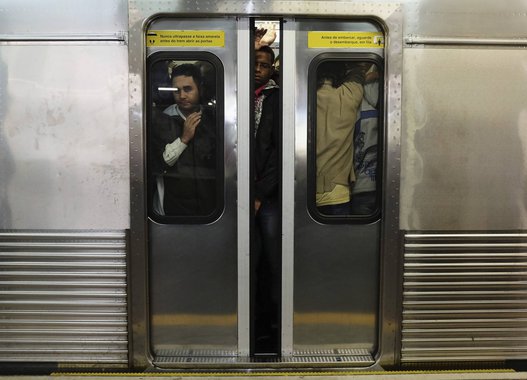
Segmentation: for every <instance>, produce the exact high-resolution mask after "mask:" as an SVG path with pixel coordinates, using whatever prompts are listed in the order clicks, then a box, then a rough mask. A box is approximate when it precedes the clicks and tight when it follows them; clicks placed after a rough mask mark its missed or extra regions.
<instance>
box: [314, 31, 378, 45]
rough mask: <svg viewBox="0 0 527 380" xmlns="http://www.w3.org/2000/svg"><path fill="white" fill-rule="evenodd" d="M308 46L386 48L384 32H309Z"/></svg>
mask: <svg viewBox="0 0 527 380" xmlns="http://www.w3.org/2000/svg"><path fill="white" fill-rule="evenodd" d="M307 46H308V48H310V49H319V48H337V49H338V48H344V49H345V48H384V34H383V33H382V32H308V35H307Z"/></svg>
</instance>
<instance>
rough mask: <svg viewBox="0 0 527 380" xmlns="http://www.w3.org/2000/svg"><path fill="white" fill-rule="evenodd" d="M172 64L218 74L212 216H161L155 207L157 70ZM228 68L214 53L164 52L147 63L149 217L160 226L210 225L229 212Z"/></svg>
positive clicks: (147, 185)
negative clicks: (197, 65)
mask: <svg viewBox="0 0 527 380" xmlns="http://www.w3.org/2000/svg"><path fill="white" fill-rule="evenodd" d="M164 61H165V62H168V61H182V62H185V61H198V62H207V63H208V64H210V65H211V66H212V68H213V70H214V71H215V80H214V84H215V95H216V97H215V100H216V106H215V113H216V125H215V127H216V170H215V173H216V178H217V181H216V192H215V206H216V207H215V208H214V210H213V211H212V212H211V213H209V214H208V215H160V214H158V213H156V212H155V210H154V207H153V201H154V192H155V191H156V190H155V189H154V184H155V180H154V179H153V177H152V174H151V171H152V169H151V165H152V163H151V160H150V158H149V157H150V155H149V151H150V149H151V148H150V141H151V140H152V138H151V133H152V131H153V127H152V124H153V113H154V105H153V84H154V83H153V68H154V66H155V65H156V64H158V63H159V62H164ZM224 72H225V70H224V67H223V63H222V62H221V60H220V59H219V58H218V57H217V56H216V55H214V54H213V53H210V52H205V51H197V52H196V51H194V52H192V51H160V52H155V53H153V54H152V55H150V56H149V57H148V58H147V60H146V75H145V78H146V80H145V88H146V96H145V99H146V104H147V106H146V122H145V129H146V131H145V135H146V140H145V157H146V180H145V186H146V187H147V189H146V194H147V197H146V200H147V207H146V211H147V215H148V217H149V218H150V219H152V220H153V221H155V222H157V223H160V224H210V223H213V222H214V221H216V220H217V219H219V217H220V216H221V215H222V214H223V212H224V209H225V147H224V141H225V136H224V131H225V117H224V114H225V94H224V88H225V80H224Z"/></svg>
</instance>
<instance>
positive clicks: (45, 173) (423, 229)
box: [0, 0, 527, 373]
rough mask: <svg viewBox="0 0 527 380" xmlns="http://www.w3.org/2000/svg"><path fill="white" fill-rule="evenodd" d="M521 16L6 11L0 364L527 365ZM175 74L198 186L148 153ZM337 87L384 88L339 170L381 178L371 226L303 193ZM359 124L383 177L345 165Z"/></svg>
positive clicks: (482, 4) (355, 9) (460, 6)
mask: <svg viewBox="0 0 527 380" xmlns="http://www.w3.org/2000/svg"><path fill="white" fill-rule="evenodd" d="M526 18H527V7H526V4H525V2H524V1H519V0H510V1H507V2H492V1H486V0H485V1H481V0H479V1H476V0H462V1H451V0H446V1H431V0H423V1H410V0H408V1H407V0H404V1H399V2H390V1H384V0H376V1H365V2H363V1H360V2H359V1H329V0H328V1H293V0H290V1H275V0H270V1H245V0H244V1H242V0H225V1H218V2H209V1H201V0H194V1H186V2H183V1H176V0H174V1H148V0H129V1H126V0H110V1H109V0H105V1H102V0H80V1H76V2H75V3H72V2H70V1H67V0H49V1H47V2H46V3H42V2H37V1H32V0H24V1H20V0H16V1H15V0H4V1H3V2H2V3H1V4H0V20H1V21H2V22H0V157H1V160H0V258H1V259H0V268H1V270H0V326H1V329H0V364H4V365H6V366H7V365H9V364H13V365H15V366H19V367H20V366H22V368H23V366H28V367H29V366H37V367H41V368H57V367H58V368H71V369H77V368H84V369H85V368H92V369H95V370H103V369H105V370H106V369H115V368H121V369H138V370H142V369H145V368H150V369H154V370H165V371H166V370H188V369H191V370H196V369H223V370H226V369H253V368H266V369H290V368H295V369H299V370H302V369H309V368H317V369H320V368H329V369H331V368H334V369H336V368H339V369H342V368H347V369H379V368H394V367H401V366H408V367H414V366H420V365H424V366H434V365H442V366H443V367H442V368H449V367H454V366H459V365H460V364H461V365H463V363H468V362H470V363H472V364H470V365H474V366H476V365H491V364H490V363H492V365H495V366H499V365H501V364H502V363H505V362H508V361H515V360H519V361H523V360H526V359H527V323H526V321H527V318H526V317H527V315H526V313H527V311H526V310H527V309H526V308H525V306H526V304H527V282H526V281H525V275H526V268H527V251H526V249H527V233H526V231H527V205H526V201H527V193H526V192H527V191H526V189H527V187H526V178H527V171H526V165H527V154H526V153H525V152H526V149H527V109H526V107H525V101H524V99H526V98H527V85H526V83H527V50H526V47H527V30H526V28H525V25H526ZM257 27H265V28H268V29H275V28H276V30H275V31H276V38H275V39H274V40H273V42H272V43H271V45H270V46H271V48H272V49H273V50H274V51H275V52H276V57H277V58H278V59H277V60H276V61H275V65H276V68H277V73H279V76H277V77H276V78H277V79H276V80H277V83H278V85H279V87H280V111H279V118H280V124H281V133H280V136H279V139H278V140H279V143H278V148H279V152H278V155H279V161H278V162H280V169H279V173H280V184H279V196H278V208H279V212H278V215H279V216H280V221H279V225H280V229H281V242H280V244H281V249H280V251H281V252H280V263H279V267H280V273H279V277H280V279H279V280H278V282H279V292H280V295H279V305H278V310H279V319H278V322H277V323H276V324H278V326H273V328H274V329H275V330H276V331H277V337H278V339H277V341H276V342H275V343H276V344H277V348H274V349H271V350H270V351H271V352H267V351H265V350H262V349H261V348H260V346H259V345H258V343H257V341H258V340H259V339H260V338H261V336H259V335H258V333H257V332H256V331H257V330H258V327H259V324H258V323H259V322H255V321H254V319H255V317H258V315H256V314H255V309H257V308H258V305H256V303H257V300H258V299H259V298H258V296H257V295H256V294H257V292H256V290H255V289H256V288H257V285H255V282H257V279H256V277H257V276H256V275H255V269H254V268H255V259H254V256H255V252H256V251H257V244H256V243H255V242H256V241H257V234H256V232H255V229H256V227H255V221H254V213H255V210H254V208H253V204H254V203H255V197H256V196H255V185H254V168H253V167H252V162H253V161H254V155H255V153H254V150H255V143H254V141H253V140H254V139H253V135H256V133H257V130H256V128H257V127H255V124H256V123H255V121H254V118H255V113H256V112H255V108H257V106H256V105H255V102H254V96H253V92H254V90H255V84H254V83H253V80H252V78H253V72H254V70H253V67H254V65H255V62H254V37H255V36H254V34H255V33H254V30H255V28H257ZM278 65H279V71H278ZM188 66H192V67H194V68H198V71H199V76H200V80H199V83H196V84H197V88H198V90H199V98H200V110H201V111H200V112H201V114H202V115H207V116H202V118H203V120H204V121H203V122H202V124H201V125H205V120H207V123H209V126H210V129H208V131H209V132H208V133H209V135H208V137H207V139H208V140H207V139H205V137H203V139H205V140H203V141H206V143H202V146H198V145H197V143H196V145H195V146H193V148H192V149H194V150H193V152H196V153H195V155H194V158H193V159H194V161H193V162H194V164H193V165H194V168H193V170H194V172H193V176H194V177H193V178H194V180H193V182H192V183H189V182H185V181H183V180H181V178H178V177H177V175H173V174H171V173H170V169H166V168H165V169H163V170H159V169H158V163H157V161H158V160H159V158H158V156H156V154H157V153H156V152H157V149H158V145H159V144H158V143H157V139H158V138H159V134H160V132H159V131H160V130H162V127H161V126H162V125H165V124H162V123H169V120H171V121H170V122H173V120H174V114H171V115H170V116H168V114H170V112H171V111H170V110H174V109H177V107H176V108H174V106H173V105H172V103H174V99H175V97H174V95H173V93H174V92H175V91H176V87H177V86H176V85H175V84H174V83H175V82H174V80H175V79H174V78H175V76H176V74H174V75H172V73H176V71H175V70H176V68H177V67H188ZM328 67H330V68H334V67H344V68H346V69H347V70H351V71H353V70H356V69H357V68H363V70H364V71H366V70H368V72H367V73H375V75H372V76H371V77H372V78H373V77H374V78H375V79H374V80H372V81H371V82H367V83H364V84H363V85H361V86H360V88H361V90H360V91H361V99H359V100H360V101H361V102H360V107H362V108H359V109H358V110H356V111H357V115H354V117H353V123H352V125H353V127H352V128H354V131H355V132H354V134H353V133H352V134H351V136H352V137H350V139H351V140H350V141H351V143H353V144H355V145H354V149H355V152H356V154H355V155H353V156H352V157H351V154H350V160H351V159H352V158H353V165H356V161H357V160H358V159H359V158H361V157H362V159H364V158H365V157H373V158H371V160H370V161H369V165H370V166H368V167H366V166H362V167H361V169H364V173H367V174H368V175H369V178H370V180H371V182H372V183H373V184H372V185H371V186H370V187H369V188H368V189H369V190H368V191H367V192H368V193H369V195H373V197H372V198H371V200H372V202H373V203H372V205H373V206H372V207H371V208H369V209H368V210H367V211H362V210H363V209H361V208H357V209H354V208H353V207H352V210H355V211H351V212H347V213H345V214H344V215H340V216H334V215H331V214H327V213H325V212H324V211H320V210H323V209H321V208H319V206H318V205H317V203H316V197H315V194H316V193H317V190H316V189H317V179H318V178H317V175H318V174H317V168H318V165H319V161H317V160H318V158H317V152H318V150H317V149H318V146H319V144H321V143H320V142H319V140H318V139H317V136H318V135H317V133H320V132H317V129H318V123H319V121H318V120H319V119H320V118H319V115H320V113H321V112H322V111H320V108H319V107H318V106H319V104H320V103H317V102H319V100H318V99H319V98H318V96H317V94H318V90H319V88H320V83H319V82H320V78H327V77H324V75H326V76H327V75H330V74H331V73H329V74H328V70H327V68H328ZM333 74H335V73H333ZM363 74H364V72H363ZM185 75H187V74H185ZM197 75H198V74H197ZM367 90H368V91H369V90H372V92H371V93H374V94H375V100H374V101H370V100H369V99H370V98H369V97H368V96H367V95H366V92H367ZM177 91H179V89H178V90H177ZM366 103H369V104H366ZM171 107H172V108H171ZM342 109H343V111H342V112H348V109H344V108H342ZM187 116H188V115H187ZM330 116H331V115H330ZM328 117H329V116H328ZM355 117H356V119H355ZM366 118H370V119H371V120H373V121H374V122H375V124H374V125H375V134H374V135H373V137H371V140H370V147H371V148H372V150H370V151H369V152H370V153H369V154H372V156H367V153H366V151H365V150H364V156H359V155H357V152H359V153H360V152H362V151H361V149H362V148H364V145H365V144H366V142H365V141H366V140H367V137H366V136H367V133H366V132H364V131H365V129H361V125H362V124H361V122H362V121H363V120H364V119H366ZM166 125H169V124H166ZM163 128H165V127H163ZM167 128H168V127H167ZM198 128H199V127H198ZM167 130H168V129H167ZM202 130H205V128H202ZM200 133H201V132H200ZM203 133H205V132H203ZM361 133H363V134H361ZM359 143H360V144H362V145H361V148H359V147H358V145H357V144H359ZM163 146H164V145H163ZM189 146H190V145H189ZM206 149H208V150H206ZM371 152H374V154H373V153H371ZM196 157H197V158H196ZM196 160H197V161H196ZM196 162H198V164H196ZM200 165H201V166H200ZM357 168H358V167H357V166H355V169H356V170H355V173H354V176H357V178H355V179H354V181H355V186H356V187H357V188H359V186H358V183H359V174H358V170H359V169H357ZM367 168H369V171H366V169H367ZM198 169H199V170H198ZM198 172H199V173H198ZM196 173H198V174H199V177H197V176H198V174H196ZM196 178H199V181H201V182H199V183H198V182H197V180H196ZM170 181H179V182H177V183H178V184H182V183H183V184H184V185H183V187H185V186H187V187H188V188H185V189H186V190H188V189H192V190H189V191H188V192H187V193H186V195H185V197H186V198H185V199H190V198H192V199H198V205H197V206H196V205H194V204H193V206H192V207H191V209H192V210H191V211H190V212H187V211H185V212H184V213H180V212H179V211H171V209H169V208H168V206H164V205H165V203H164V199H166V198H165V197H169V196H172V195H171V194H170V192H169V190H168V189H170V187H169V184H170V183H172V182H170ZM173 183H176V182H173ZM180 186H181V185H180ZM203 194H207V195H203ZM351 198H352V201H351V202H352V205H353V202H354V199H357V200H358V199H362V198H361V195H360V193H353V194H352V195H351ZM357 202H358V201H357ZM357 204H358V205H359V206H360V205H361V204H359V203H357ZM189 207H190V206H189ZM273 331H274V330H273ZM464 365H466V366H468V364H464ZM23 372H24V370H23V369H22V370H20V373H23Z"/></svg>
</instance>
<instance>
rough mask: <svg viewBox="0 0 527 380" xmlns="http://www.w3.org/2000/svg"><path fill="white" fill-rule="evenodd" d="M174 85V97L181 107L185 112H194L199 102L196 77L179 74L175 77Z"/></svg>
mask: <svg viewBox="0 0 527 380" xmlns="http://www.w3.org/2000/svg"><path fill="white" fill-rule="evenodd" d="M172 85H173V87H174V88H176V91H174V99H175V100H176V104H177V105H178V107H179V109H180V110H181V111H182V112H183V113H190V112H194V111H195V110H196V106H197V105H198V104H199V90H198V86H197V85H196V82H194V78H192V77H187V76H185V75H179V76H177V77H174V79H173V80H172Z"/></svg>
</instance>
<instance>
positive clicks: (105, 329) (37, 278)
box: [0, 231, 128, 365]
mask: <svg viewBox="0 0 527 380" xmlns="http://www.w3.org/2000/svg"><path fill="white" fill-rule="evenodd" d="M126 286H127V285H126V234H125V232H124V231H118V232H113V231H104V232H0V362H58V363H100V364H104V365H107V364H117V365H118V364H126V363H127V362H128V328H127V300H126V297H127V290H126Z"/></svg>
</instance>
